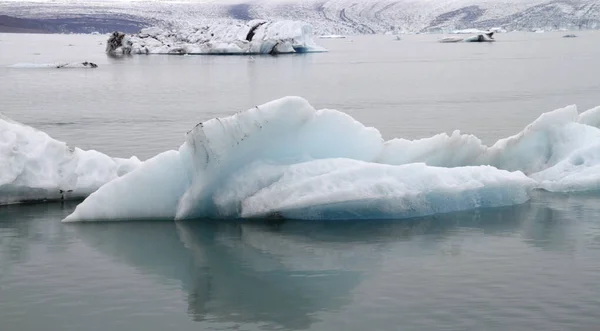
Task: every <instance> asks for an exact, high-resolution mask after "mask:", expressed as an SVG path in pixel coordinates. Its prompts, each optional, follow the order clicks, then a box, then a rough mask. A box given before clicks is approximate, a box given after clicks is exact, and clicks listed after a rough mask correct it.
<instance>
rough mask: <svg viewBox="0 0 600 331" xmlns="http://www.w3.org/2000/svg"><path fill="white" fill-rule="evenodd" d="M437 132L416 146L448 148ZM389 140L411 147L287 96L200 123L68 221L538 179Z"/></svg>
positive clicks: (367, 202)
mask: <svg viewBox="0 0 600 331" xmlns="http://www.w3.org/2000/svg"><path fill="white" fill-rule="evenodd" d="M440 137H441V138H438V139H440V141H437V142H429V143H428V142H425V146H424V147H426V148H428V149H429V150H435V149H436V148H440V147H442V148H446V147H444V146H443V145H444V140H445V139H444V137H443V136H440ZM463 139H467V141H469V140H470V141H471V144H472V145H474V146H475V147H477V148H478V149H477V151H480V150H481V151H485V150H486V149H487V147H485V146H483V145H481V142H479V141H478V140H476V138H474V137H469V136H467V137H466V138H461V137H458V139H457V142H458V143H457V146H456V147H458V148H461V147H463V144H462V143H461V142H462V141H463ZM510 139H512V138H509V141H512V140H510ZM416 143H417V144H423V142H416ZM477 144H478V145H477ZM427 145H429V146H427ZM390 146H392V147H393V148H394V149H395V150H394V154H396V153H397V154H396V155H401V154H407V151H408V150H409V149H410V146H408V145H407V146H404V148H400V147H399V146H397V144H394V143H393V142H391V144H390V143H384V140H383V139H382V137H381V135H380V133H379V131H377V130H376V129H374V128H368V127H365V126H363V125H362V124H361V123H359V122H357V121H355V120H354V119H353V118H351V117H350V116H348V115H347V114H344V113H341V112H338V111H335V110H327V109H323V110H315V109H314V108H312V107H311V106H310V104H309V103H308V102H307V101H306V100H304V99H301V98H297V97H287V98H283V99H279V100H275V101H272V102H270V103H267V104H264V105H261V106H258V107H255V108H252V109H250V110H248V111H244V112H239V113H237V114H235V115H233V116H230V117H226V118H217V119H212V120H209V121H207V122H205V123H200V124H198V125H197V126H196V127H195V128H194V129H192V130H191V131H190V132H188V134H187V139H186V142H185V143H184V144H183V145H182V146H181V147H180V148H179V150H178V151H168V152H165V153H163V154H160V155H158V156H157V157H156V158H154V159H153V160H151V161H148V164H144V165H143V166H142V167H140V168H139V169H138V170H137V171H134V172H133V173H131V174H129V175H127V176H124V177H123V178H120V179H118V180H115V181H113V182H111V183H108V184H107V185H105V186H104V187H103V188H102V189H100V190H99V191H98V192H96V193H94V194H92V195H91V196H90V197H89V198H88V199H86V200H85V201H84V202H83V203H82V204H80V205H79V206H78V207H77V209H76V210H75V212H74V213H73V214H71V215H70V216H69V217H67V218H66V221H79V220H106V219H146V218H160V217H164V218H176V219H187V218H196V217H213V218H221V217H229V218H239V217H242V218H246V217H291V218H301V219H307V218H308V219H319V218H326V219H329V218H389V217H412V216H419V215H429V214H434V213H442V212H449V211H456V210H463V209H472V208H477V207H493V206H502V205H510V204H518V203H522V202H524V201H526V200H527V199H528V191H529V190H530V189H532V188H533V187H534V186H535V185H536V182H535V181H534V180H532V179H530V178H528V177H527V176H525V175H524V174H523V173H522V172H520V171H516V172H508V171H504V170H498V169H496V168H494V167H491V166H479V167H473V166H471V167H456V168H452V166H457V165H462V166H466V165H469V164H470V163H473V162H475V161H476V160H477V157H476V156H472V155H470V154H469V153H466V154H465V156H463V158H462V159H461V160H454V161H452V159H450V161H451V162H447V161H448V160H447V159H444V158H443V157H442V158H438V159H437V160H436V162H434V163H437V164H436V165H437V167H434V166H431V165H426V164H408V165H403V164H407V163H416V162H423V161H416V160H411V159H405V160H401V159H398V158H394V157H393V156H394V155H389V153H390V148H391V147H390ZM466 146H467V147H469V146H470V145H469V144H467V145H466ZM498 148H499V147H498ZM467 149H469V148H467ZM489 150H490V151H491V153H490V155H496V154H494V153H497V152H495V151H496V150H495V149H494V147H492V148H489ZM507 150H510V149H507ZM457 155H458V153H457ZM448 156H449V157H453V156H456V155H451V154H448ZM527 162H529V161H527ZM423 163H427V162H426V161H425V162H423ZM444 163H446V164H444ZM165 192H169V193H168V194H165ZM167 195H168V198H166V196H167ZM109 206H110V207H109Z"/></svg>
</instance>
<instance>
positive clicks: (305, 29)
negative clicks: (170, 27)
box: [106, 20, 325, 54]
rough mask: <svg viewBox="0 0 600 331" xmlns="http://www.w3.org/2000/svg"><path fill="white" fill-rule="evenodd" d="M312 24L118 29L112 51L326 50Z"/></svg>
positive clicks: (112, 38) (110, 44) (108, 48)
mask: <svg viewBox="0 0 600 331" xmlns="http://www.w3.org/2000/svg"><path fill="white" fill-rule="evenodd" d="M324 51H325V49H324V48H322V47H320V46H317V45H316V43H315V42H314V40H313V31H312V27H311V26H310V25H309V24H306V23H303V22H299V21H276V22H271V21H265V20H252V21H249V22H247V23H237V24H233V23H230V24H224V23H215V24H212V25H207V26H202V27H194V28H186V29H181V30H176V31H167V30H163V29H161V28H158V27H151V28H145V29H142V30H141V31H140V32H139V33H136V34H133V35H125V34H123V33H120V32H114V33H113V34H112V35H111V36H110V37H109V40H108V42H107V46H106V52H107V53H109V54H288V53H307V52H324Z"/></svg>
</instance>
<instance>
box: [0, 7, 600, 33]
mask: <svg viewBox="0 0 600 331" xmlns="http://www.w3.org/2000/svg"><path fill="white" fill-rule="evenodd" d="M0 12H2V13H3V14H5V15H11V16H14V17H19V18H34V19H60V21H61V22H77V23H79V24H77V25H80V24H81V22H85V23H86V26H85V28H84V30H85V31H96V30H97V31H100V32H102V33H106V32H108V31H109V30H108V29H109V27H123V28H129V29H131V28H133V26H136V27H139V28H141V27H146V26H149V25H159V26H167V27H171V28H175V27H176V28H178V29H179V28H187V27H189V26H190V25H196V26H199V25H212V24H226V23H228V24H243V23H244V22H247V21H250V20H253V19H257V18H260V19H266V20H269V21H281V20H290V19H292V20H301V21H303V22H307V23H308V24H310V25H312V26H313V27H314V31H315V32H316V33H317V34H319V35H322V34H324V35H328V34H338V35H353V34H373V33H374V34H383V33H389V32H393V33H417V32H421V33H450V32H452V31H454V30H464V29H480V30H488V29H490V28H492V27H495V28H497V30H508V31H514V30H517V31H533V30H535V29H543V30H545V31H551V30H585V29H599V28H600V6H598V4H597V1H596V0H522V1H504V0H436V1H431V0H429V1H414V0H413V1H397V0H303V1H297V0H286V1H273V0H252V1H250V0H236V1H198V0H178V1H111V2H110V6H108V5H107V2H106V1H105V0H102V1H101V0H69V1H65V0H60V1H58V0H57V1H49V0H18V1H16V0H9V1H6V0H4V1H0ZM123 20H126V21H123ZM46 23H47V22H46ZM123 23H126V24H125V25H124V24H123ZM73 25H74V24H60V25H58V24H57V25H55V26H45V27H44V28H46V29H47V31H48V32H62V33H68V32H78V33H81V32H82V30H81V29H76V28H75V29H71V28H72V26H73ZM38 28H39V27H38ZM139 28H137V29H139ZM112 30H115V28H112ZM112 30H110V31H112ZM117 30H119V29H117ZM134 31H135V29H134ZM498 32H499V31H498Z"/></svg>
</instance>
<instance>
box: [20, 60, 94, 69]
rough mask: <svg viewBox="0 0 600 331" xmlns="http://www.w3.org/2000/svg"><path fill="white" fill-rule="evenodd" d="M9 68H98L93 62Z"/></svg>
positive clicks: (41, 64)
mask: <svg viewBox="0 0 600 331" xmlns="http://www.w3.org/2000/svg"><path fill="white" fill-rule="evenodd" d="M9 67H10V68H30V69H39V68H57V69H61V68H88V69H94V68H98V65H97V64H95V63H93V62H88V61H84V62H67V63H17V64H13V65H11V66H9Z"/></svg>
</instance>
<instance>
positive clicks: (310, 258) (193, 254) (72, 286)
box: [0, 32, 600, 331]
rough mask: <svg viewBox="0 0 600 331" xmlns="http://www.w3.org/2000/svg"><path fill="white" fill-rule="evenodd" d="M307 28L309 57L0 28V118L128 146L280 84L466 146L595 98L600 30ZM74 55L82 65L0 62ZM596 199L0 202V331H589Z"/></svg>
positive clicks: (598, 255)
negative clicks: (234, 218)
mask: <svg viewBox="0 0 600 331" xmlns="http://www.w3.org/2000/svg"><path fill="white" fill-rule="evenodd" d="M579 35H580V37H579V38H575V39H562V38H561V34H554V33H547V34H505V35H499V36H498V37H497V38H498V39H499V42H498V43H496V44H493V45H487V44H438V43H435V39H436V38H438V37H439V36H406V37H404V40H402V41H394V40H393V37H391V36H378V37H353V38H351V40H348V39H346V40H320V41H319V42H320V43H321V44H322V45H324V46H326V47H328V48H329V49H330V51H331V52H330V53H326V54H309V55H299V56H279V57H270V56H265V57H255V59H254V60H251V59H249V58H246V57H229V56H227V57H208V56H185V57H167V56H140V57H133V58H128V59H112V58H107V57H106V56H105V55H104V54H103V48H104V46H103V45H100V44H99V43H103V42H104V39H105V37H103V36H76V35H74V36H61V35H50V36H42V35H7V34H0V111H2V112H3V113H5V114H6V115H8V116H10V117H12V118H14V119H15V120H18V121H21V122H24V123H27V124H30V125H33V126H35V127H37V128H40V129H42V130H44V131H47V132H48V133H50V134H51V135H52V136H54V137H56V138H58V139H61V140H65V141H67V142H69V143H70V144H73V145H76V146H80V147H82V148H94V149H98V150H100V151H103V152H106V153H109V154H111V155H117V156H130V155H132V154H135V155H138V156H140V157H141V158H147V157H150V156H152V155H154V154H155V153H157V152H160V151H163V150H165V149H168V148H176V147H178V146H179V145H180V144H181V143H182V141H183V134H184V133H185V132H186V131H187V130H188V129H189V128H191V127H192V126H193V125H194V124H195V123H197V122H199V121H202V120H206V119H208V118H211V117H214V116H222V115H227V114H230V113H233V112H235V111H237V110H240V109H246V108H250V107H252V106H254V105H256V104H260V103H262V102H265V101H268V100H271V99H274V98H277V97H281V96H284V95H300V96H303V97H305V98H307V99H308V100H309V101H310V102H311V103H312V104H313V105H314V106H316V107H318V108H322V107H329V108H336V109H340V110H343V111H346V112H348V113H350V114H352V115H353V116H354V117H356V118H357V119H358V120H360V121H362V122H364V123H366V124H368V125H372V126H376V127H378V128H379V129H380V130H381V131H382V132H383V134H384V135H385V136H386V137H387V138H392V137H407V138H416V137H426V136H430V135H432V134H435V133H438V132H442V131H451V130H454V129H461V130H462V131H465V132H470V133H474V134H476V135H477V136H479V137H481V138H482V139H484V140H485V141H486V142H490V143H491V142H493V141H494V140H495V139H498V138H500V137H504V136H507V135H511V134H514V133H516V132H518V131H519V130H521V129H522V127H524V126H525V125H526V124H527V123H529V122H531V120H533V119H534V118H536V117H537V116H538V115H539V114H540V113H542V112H544V111H548V110H552V109H554V108H558V107H562V106H564V105H567V104H573V103H577V104H578V105H580V106H581V108H582V109H585V108H589V107H592V106H595V105H600V94H598V91H600V80H598V77H600V66H598V65H597V64H596V62H597V59H598V58H599V56H600V43H599V41H600V33H598V32H588V33H580V34H579ZM85 60H87V61H92V62H95V63H97V64H99V68H98V69H94V70H85V69H68V70H56V69H40V68H36V69H22V68H20V69H17V68H8V67H7V66H8V65H12V64H17V63H50V62H69V61H85ZM599 202H600V196H597V195H556V194H545V193H537V194H536V196H535V197H534V199H532V200H531V201H530V202H529V203H526V204H524V205H521V206H515V207H509V208H500V209H491V210H476V211H468V212H461V213H452V214H446V215H437V216H435V217H427V218H419V219H411V220H392V221H378V222H335V223H332V222H283V223H262V222H257V223H238V222H225V221H221V222H212V221H206V220H198V221H194V222H177V223H176V222H122V223H96V224H61V223H60V220H61V219H62V218H63V217H65V216H66V215H67V214H69V213H70V212H71V211H72V210H73V208H74V207H75V205H74V204H39V205H29V206H10V207H3V208H0V330H2V331H5V330H7V331H12V330H35V331H37V330H128V331H129V330H165V329H176V330H229V329H235V330H357V331H364V330H534V329H535V330H597V329H598V326H599V325H600V262H599V261H600V204H599Z"/></svg>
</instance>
